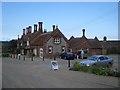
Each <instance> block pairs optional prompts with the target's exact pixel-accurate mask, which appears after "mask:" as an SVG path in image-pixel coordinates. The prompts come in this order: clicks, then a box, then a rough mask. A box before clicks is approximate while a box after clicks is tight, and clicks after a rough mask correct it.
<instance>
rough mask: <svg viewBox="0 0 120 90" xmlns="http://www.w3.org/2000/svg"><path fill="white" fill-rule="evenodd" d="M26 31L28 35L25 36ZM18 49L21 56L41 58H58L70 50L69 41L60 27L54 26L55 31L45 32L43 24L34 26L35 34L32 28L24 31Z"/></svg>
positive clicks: (39, 23)
mask: <svg viewBox="0 0 120 90" xmlns="http://www.w3.org/2000/svg"><path fill="white" fill-rule="evenodd" d="M25 31H26V34H25ZM17 46H18V49H20V52H21V54H25V55H34V56H38V57H40V58H43V56H44V57H51V56H57V55H59V54H61V53H62V52H66V51H67V49H68V40H67V38H66V37H65V36H64V35H63V34H62V32H61V31H60V30H59V28H58V26H55V25H53V30H52V31H49V32H47V30H46V29H45V30H44V31H43V28H42V22H38V29H37V25H36V24H35V25H34V32H33V33H32V28H31V26H29V27H28V28H26V30H25V29H23V35H22V37H21V38H19V39H18V45H17Z"/></svg>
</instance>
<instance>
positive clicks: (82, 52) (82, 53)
mask: <svg viewBox="0 0 120 90" xmlns="http://www.w3.org/2000/svg"><path fill="white" fill-rule="evenodd" d="M83 55H84V51H83V50H81V59H83Z"/></svg>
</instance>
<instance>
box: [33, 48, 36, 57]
mask: <svg viewBox="0 0 120 90" xmlns="http://www.w3.org/2000/svg"><path fill="white" fill-rule="evenodd" d="M33 53H34V55H35V56H37V49H36V48H34V49H33Z"/></svg>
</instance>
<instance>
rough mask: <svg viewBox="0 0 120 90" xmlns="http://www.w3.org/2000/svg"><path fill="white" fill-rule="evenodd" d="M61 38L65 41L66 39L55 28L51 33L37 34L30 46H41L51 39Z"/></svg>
mask: <svg viewBox="0 0 120 90" xmlns="http://www.w3.org/2000/svg"><path fill="white" fill-rule="evenodd" d="M56 36H57V37H63V38H64V39H65V40H66V41H67V38H66V37H65V36H64V35H63V34H62V33H61V32H60V30H59V29H58V28H57V29H55V30H53V31H50V32H46V33H43V34H40V35H39V34H38V35H37V36H36V37H35V38H34V39H33V40H32V41H31V45H32V46H36V45H37V46H43V43H45V42H47V41H48V40H49V39H50V38H51V37H56Z"/></svg>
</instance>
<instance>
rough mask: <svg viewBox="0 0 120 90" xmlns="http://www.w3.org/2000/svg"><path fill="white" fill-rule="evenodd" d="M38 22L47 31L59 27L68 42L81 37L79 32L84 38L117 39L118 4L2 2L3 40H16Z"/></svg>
mask: <svg viewBox="0 0 120 90" xmlns="http://www.w3.org/2000/svg"><path fill="white" fill-rule="evenodd" d="M39 21H42V22H43V28H44V29H47V31H51V30H52V25H53V24H55V25H58V27H59V29H60V30H61V32H62V33H63V34H64V35H65V36H66V37H67V38H68V39H69V38H70V37H71V36H74V37H81V36H82V29H85V30H86V37H87V38H94V37H95V36H97V37H98V39H99V40H101V39H103V37H104V36H107V39H109V40H113V39H118V3H117V2H74V3H73V2H59V3H58V2H56V3H55V2H16V3H15V2H2V40H4V41H5V40H11V39H16V38H17V37H18V35H20V36H21V35H22V33H23V30H22V29H23V28H26V27H27V26H30V25H31V26H32V29H34V28H33V25H34V24H37V23H38V22H39Z"/></svg>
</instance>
